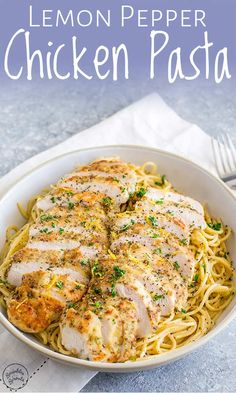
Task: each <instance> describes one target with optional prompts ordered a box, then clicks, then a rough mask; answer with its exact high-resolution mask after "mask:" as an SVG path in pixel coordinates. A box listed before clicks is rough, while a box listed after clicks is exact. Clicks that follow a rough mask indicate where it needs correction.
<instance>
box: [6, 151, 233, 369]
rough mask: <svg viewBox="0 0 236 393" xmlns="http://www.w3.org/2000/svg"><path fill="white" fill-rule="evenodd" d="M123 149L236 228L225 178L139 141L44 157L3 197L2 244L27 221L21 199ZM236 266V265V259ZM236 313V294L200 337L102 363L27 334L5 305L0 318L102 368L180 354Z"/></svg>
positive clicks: (29, 340) (26, 338)
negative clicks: (152, 353)
mask: <svg viewBox="0 0 236 393" xmlns="http://www.w3.org/2000/svg"><path fill="white" fill-rule="evenodd" d="M114 155H116V156H117V155H118V156H120V157H121V158H122V159H124V160H126V161H130V162H133V163H135V164H142V163H144V162H145V161H154V162H155V163H156V164H157V165H158V170H159V172H160V173H161V174H166V175H167V178H168V179H169V180H170V181H171V183H172V184H173V185H174V186H175V187H176V188H177V189H178V190H179V191H180V192H183V193H184V194H186V195H188V196H191V197H193V198H195V199H197V200H199V201H200V202H201V203H207V206H208V208H209V210H210V213H211V214H212V215H213V216H215V217H221V218H222V219H223V222H224V223H226V224H228V225H229V226H230V227H231V228H232V229H233V231H234V233H236V219H235V218H236V199H235V198H234V195H233V194H232V193H231V191H230V190H229V189H228V188H227V187H226V186H225V185H224V183H223V182H222V181H220V180H219V179H217V178H215V177H214V176H213V175H211V174H210V173H208V172H207V171H206V170H204V169H202V168H201V167H200V166H198V165H196V164H194V163H192V162H191V161H188V160H186V159H184V158H181V157H178V156H176V155H174V154H170V153H167V152H163V151H160V150H157V149H152V148H147V147H139V146H106V147H96V148H91V149H84V150H78V151H74V152H71V153H68V154H65V155H62V156H59V157H56V158H54V159H52V160H50V161H47V162H45V163H44V164H43V165H40V166H39V167H38V168H36V169H34V170H33V171H32V172H31V173H29V174H27V175H26V176H24V177H22V178H21V179H20V180H19V181H18V182H17V183H16V184H15V185H14V186H13V187H11V189H10V190H9V191H8V192H7V193H6V194H5V195H4V197H3V198H2V199H1V200H0V217H1V221H0V247H2V246H3V244H4V240H5V230H6V228H7V227H8V226H9V225H11V224H13V223H14V224H17V225H22V224H23V220H22V218H21V216H20V214H19V212H18V210H17V207H16V204H17V202H19V201H20V202H22V203H23V204H26V203H27V201H28V199H29V198H30V197H31V196H32V195H33V194H36V193H38V192H40V191H41V190H42V189H43V188H45V186H48V185H49V184H52V183H55V182H56V181H57V180H58V179H59V177H61V176H62V175H64V174H65V173H68V172H70V171H71V170H72V169H73V168H74V166H75V165H77V164H84V163H88V162H90V161H92V160H94V159H97V158H100V157H104V156H106V157H109V156H114ZM228 248H229V251H230V254H231V258H232V259H233V260H234V261H236V244H235V241H234V235H232V236H231V240H230V241H229V242H228ZM235 267H236V265H235ZM235 316H236V297H234V299H233V301H232V302H231V304H230V305H229V306H228V307H227V309H226V310H225V311H224V312H223V313H222V315H221V317H220V319H219V320H218V321H217V324H216V326H215V327H214V328H213V329H212V330H211V331H210V332H209V333H208V334H207V335H206V336H204V337H202V338H201V339H199V340H198V341H196V342H194V343H192V344H188V345H186V346H184V347H182V348H180V349H176V350H173V351H171V352H168V353H165V354H163V355H158V356H154V357H153V358H151V359H149V360H145V361H136V362H128V363H114V364H112V363H101V362H91V361H86V360H81V359H77V358H73V357H69V356H65V355H62V354H60V353H56V352H54V351H52V350H51V349H49V348H48V347H46V346H44V345H43V344H41V343H39V342H38V341H37V340H36V339H35V338H34V337H33V336H32V335H29V334H24V333H22V332H21V331H20V330H18V329H17V328H16V327H14V326H13V325H12V324H11V323H10V322H9V321H8V320H7V318H6V314H5V311H4V310H3V309H2V310H0V322H1V323H2V324H3V326H4V327H5V328H6V329H7V330H9V332H11V333H12V334H13V335H14V336H15V337H17V338H18V339H20V340H21V341H22V342H24V343H25V344H26V345H28V346H29V347H31V348H33V349H35V350H37V351H39V352H41V353H42V354H44V355H46V356H48V357H51V358H53V359H55V360H57V361H61V362H64V363H66V364H71V365H73V366H79V367H86V368H88V369H93V370H97V371H112V372H129V371H138V370H144V369H148V368H152V367H156V366H159V365H163V364H166V363H169V362H171V361H173V360H176V359H178V358H180V357H182V356H184V355H186V354H188V353H190V352H191V351H193V350H195V349H196V348H198V347H200V346H201V345H203V344H204V343H206V342H207V341H208V340H209V339H211V338H212V337H213V336H215V335H216V334H217V333H219V331H221V330H222V329H223V328H224V327H226V326H227V325H228V324H229V322H230V321H231V320H232V319H233V318H234V317H235Z"/></svg>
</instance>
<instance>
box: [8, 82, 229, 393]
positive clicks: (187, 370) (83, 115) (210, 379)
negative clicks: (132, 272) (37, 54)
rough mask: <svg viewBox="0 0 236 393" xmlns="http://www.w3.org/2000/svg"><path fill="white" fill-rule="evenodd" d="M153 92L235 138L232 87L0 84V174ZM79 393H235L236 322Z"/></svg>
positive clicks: (93, 383) (103, 376)
mask: <svg viewBox="0 0 236 393" xmlns="http://www.w3.org/2000/svg"><path fill="white" fill-rule="evenodd" d="M153 90H156V91H158V92H159V93H160V94H161V96H162V97H163V98H164V99H165V100H166V102H167V103H168V104H169V105H170V106H172V108H174V109H175V110H176V111H177V113H178V114H179V115H181V116H182V117H183V118H185V119H186V120H189V121H191V122H193V123H196V124H197V125H199V126H200V127H201V128H202V129H203V130H204V131H205V132H207V133H209V134H211V135H216V134H217V133H220V132H222V131H225V130H227V131H228V132H230V134H231V135H232V137H233V139H234V140H235V137H236V95H235V94H234V91H235V88H234V87H233V86H232V85H231V86H227V85H226V86H224V87H221V86H216V85H214V86H209V84H208V85H207V86H205V85H204V84H198V85H195V84H193V83H190V84H185V85H183V83H182V84H180V85H178V84H175V85H174V86H170V85H169V86H164V85H163V86H161V85H159V86H153V84H149V83H142V82H139V81H135V82H134V81H133V82H126V83H124V84H123V85H122V84H119V85H108V84H107V85H106V86H105V85H104V84H102V83H101V84H98V85H97V86H91V85H90V87H89V89H88V85H82V84H80V83H78V82H74V83H73V84H66V85H65V84H64V83H61V84H60V83H57V84H56V85H55V84H50V83H47V84H46V85H45V84H43V83H42V82H41V83H40V84H38V83H30V82H29V83H28V84H16V83H14V84H10V83H8V84H3V83H1V85H0V176H1V175H4V174H5V173H7V172H8V171H9V170H11V169H12V168H14V167H15V166H16V165H17V164H19V163H20V162H22V161H24V160H25V159H27V158H29V157H31V156H32V155H34V154H36V153H39V152H40V151H42V150H45V149H47V148H49V147H51V146H54V145H55V144H57V143H59V142H61V141H63V140H65V139H66V138H68V137H69V136H72V135H73V134H75V133H77V132H79V131H81V130H83V129H85V128H87V127H89V126H92V125H94V124H96V123H97V122H99V121H101V120H102V119H104V118H105V117H107V116H109V115H111V114H113V113H115V112H116V111H118V110H119V109H121V108H123V107H125V106H126V105H128V104H130V103H132V102H134V101H135V100H137V99H139V98H141V97H143V96H144V95H146V94H147V93H149V92H151V91H153ZM101 142H102V141H101ZM235 142H236V140H235ZM83 391H84V392H87V391H102V392H109V391H119V392H121V391H123V392H129V391H134V392H136V391H143V392H146V391H147V392H150V391H156V392H190V391H191V392H192V391H197V392H205V391H207V392H223V391H225V392H235V391H236V321H234V322H232V323H231V325H230V326H229V327H228V328H227V329H225V330H224V331H223V332H222V333H221V334H219V335H218V336H217V337H216V338H215V339H213V340H212V341H211V342H209V343H208V344H206V345H205V346H204V347H202V348H200V349H199V350H198V351H196V352H195V353H193V354H191V355H189V356H187V357H186V358H184V359H182V360H179V361H177V362H175V363H173V364H170V365H167V366H163V367H159V368H157V369H155V370H152V371H146V372H139V373H133V374H98V375H97V376H96V377H95V378H93V380H92V381H91V382H90V383H89V384H88V385H87V386H86V387H85V388H84V389H83Z"/></svg>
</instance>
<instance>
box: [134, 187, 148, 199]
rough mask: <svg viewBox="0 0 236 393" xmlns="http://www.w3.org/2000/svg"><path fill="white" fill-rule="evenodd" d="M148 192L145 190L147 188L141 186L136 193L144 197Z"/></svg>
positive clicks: (139, 196)
mask: <svg viewBox="0 0 236 393" xmlns="http://www.w3.org/2000/svg"><path fill="white" fill-rule="evenodd" d="M146 193H147V190H145V188H143V187H141V188H140V189H139V190H138V191H137V192H136V195H137V197H138V198H142V197H143V196H144V195H145V194H146Z"/></svg>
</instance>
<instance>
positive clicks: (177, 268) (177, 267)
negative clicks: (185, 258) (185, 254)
mask: <svg viewBox="0 0 236 393" xmlns="http://www.w3.org/2000/svg"><path fill="white" fill-rule="evenodd" d="M174 268H175V269H176V270H179V268H180V266H179V264H178V262H176V261H175V263H174Z"/></svg>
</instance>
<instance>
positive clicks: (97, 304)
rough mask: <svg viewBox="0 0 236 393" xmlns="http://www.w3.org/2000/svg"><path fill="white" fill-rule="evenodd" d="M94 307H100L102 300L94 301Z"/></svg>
mask: <svg viewBox="0 0 236 393" xmlns="http://www.w3.org/2000/svg"><path fill="white" fill-rule="evenodd" d="M93 305H94V307H96V308H101V307H102V302H99V301H98V302H95V303H94V304H93Z"/></svg>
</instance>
